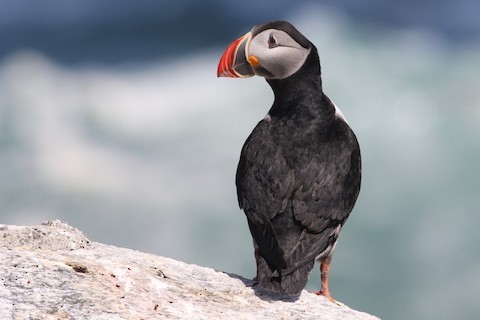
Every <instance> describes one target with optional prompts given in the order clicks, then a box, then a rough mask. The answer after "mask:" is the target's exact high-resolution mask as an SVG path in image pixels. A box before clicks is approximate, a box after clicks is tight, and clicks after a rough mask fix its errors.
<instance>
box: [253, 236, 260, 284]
mask: <svg viewBox="0 0 480 320" xmlns="http://www.w3.org/2000/svg"><path fill="white" fill-rule="evenodd" d="M253 254H254V255H255V264H256V266H257V275H256V276H255V278H253V281H255V283H258V267H259V265H258V264H259V263H260V249H259V248H258V246H257V244H256V242H255V241H253Z"/></svg>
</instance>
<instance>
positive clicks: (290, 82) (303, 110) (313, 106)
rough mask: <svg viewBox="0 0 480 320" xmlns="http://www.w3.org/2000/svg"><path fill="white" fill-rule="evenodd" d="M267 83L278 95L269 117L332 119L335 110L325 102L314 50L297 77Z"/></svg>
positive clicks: (294, 75) (269, 80) (316, 55)
mask: <svg viewBox="0 0 480 320" xmlns="http://www.w3.org/2000/svg"><path fill="white" fill-rule="evenodd" d="M267 82H268V84H269V85H270V87H271V88H272V90H273V93H274V95H275V101H274V103H273V106H272V108H271V109H270V112H269V114H270V116H272V117H274V116H279V117H282V116H289V115H295V116H296V117H298V116H304V117H308V118H316V119H317V120H318V119H325V120H328V119H329V118H330V116H331V113H332V110H330V107H329V106H328V105H327V104H326V103H325V101H324V100H325V97H324V94H323V91H322V79H321V70H320V61H319V58H318V54H317V50H316V49H315V48H313V49H312V51H311V52H310V55H309V57H308V58H307V60H306V61H305V63H304V65H303V66H302V68H301V69H300V70H299V71H297V72H296V73H295V74H293V75H291V76H290V77H288V78H286V79H267Z"/></svg>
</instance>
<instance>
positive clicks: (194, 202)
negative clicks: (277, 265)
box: [0, 0, 480, 320]
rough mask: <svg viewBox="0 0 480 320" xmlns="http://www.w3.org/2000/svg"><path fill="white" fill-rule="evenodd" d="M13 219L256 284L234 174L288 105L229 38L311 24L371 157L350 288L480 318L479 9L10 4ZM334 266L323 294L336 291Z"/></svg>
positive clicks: (2, 202) (3, 104)
mask: <svg viewBox="0 0 480 320" xmlns="http://www.w3.org/2000/svg"><path fill="white" fill-rule="evenodd" d="M0 7H1V10H0V223H8V224H21V225H23V224H27V225H30V224H38V223H40V222H42V221H44V220H49V219H61V220H63V221H67V222H69V223H70V224H72V225H74V226H76V227H78V228H80V229H81V230H83V231H84V232H85V233H86V234H87V235H88V236H89V237H90V239H91V240H94V241H100V242H105V243H109V244H114V245H117V246H124V247H128V248H133V249H138V250H142V251H147V252H152V253H155V254H159V255H163V256H168V257H172V258H175V259H179V260H183V261H186V262H190V263H196V264H200V265H203V266H210V267H213V268H217V269H221V270H224V271H227V272H233V273H237V274H241V275H243V276H245V277H249V278H251V277H253V276H254V272H255V264H254V259H253V250H252V243H251V237H250V235H249V232H248V228H247V224H246V221H245V218H244V215H243V213H242V212H241V211H240V210H239V209H238V205H237V200H236V194H235V185H234V175H235V170H236V165H237V161H238V157H239V153H240V149H241V147H242V144H243V142H244V141H245V139H246V137H247V136H248V134H249V133H250V132H251V130H252V129H253V127H254V126H255V124H256V123H257V122H258V121H259V120H260V119H262V118H263V116H264V115H265V113H266V112H267V111H268V109H269V107H270V105H271V103H272V99H273V95H272V93H271V92H270V88H269V87H268V85H267V84H266V83H265V81H264V80H263V79H261V78H252V79H248V80H237V79H236V80H232V79H217V78H216V67H217V62H218V60H219V58H220V56H221V54H222V52H223V50H224V49H225V48H226V46H227V45H228V44H229V43H230V42H231V41H232V40H234V39H235V38H236V37H238V36H240V35H243V34H244V33H246V32H247V31H248V30H250V28H251V27H252V26H253V25H255V24H258V23H262V22H265V21H267V20H271V19H288V20H290V21H291V22H293V23H294V24H295V25H296V26H297V27H298V28H299V29H300V30H301V31H302V32H303V33H304V34H305V35H306V36H307V37H308V38H309V39H310V40H311V41H312V42H314V43H315V44H316V46H317V48H318V50H319V53H320V57H321V61H322V72H323V81H324V89H325V92H326V93H327V94H328V95H329V96H330V97H331V98H332V99H333V100H334V101H335V102H336V104H337V105H338V106H339V107H340V108H341V109H342V111H343V113H344V114H345V116H346V118H347V119H348V121H349V123H350V125H351V127H352V128H353V129H354V130H355V132H356V134H357V137H358V139H359V141H360V144H361V147H362V153H363V165H364V170H363V174H364V178H363V182H362V183H363V184H362V191H361V194H360V198H359V200H358V203H357V206H356V208H355V209H354V212H353V213H352V215H351V217H350V219H349V221H348V223H347V224H346V226H345V228H344V229H343V232H342V235H341V237H340V241H339V243H338V246H337V249H336V253H335V255H334V260H333V265H332V268H333V269H332V273H331V276H332V280H331V286H332V290H333V293H334V296H335V297H336V298H337V299H338V300H340V301H342V302H345V303H346V304H348V305H349V306H351V307H353V308H356V309H359V310H364V311H367V312H370V313H373V314H376V315H378V316H380V317H382V318H383V319H391V320H396V319H398V320H400V319H437V320H439V319H445V320H447V319H478V317H479V315H480V304H479V303H478V301H479V297H480V249H479V244H480V233H479V232H478V230H479V226H480V215H479V204H480V200H479V199H480V197H479V196H480V182H479V178H480V173H479V170H478V164H479V160H480V87H479V85H480V79H479V78H480V77H479V72H480V2H478V1H475V0H470V1H469V0H459V1H446V0H445V1H443V0H442V1H433V0H430V1H428V0H424V1H413V0H409V1H402V2H399V1H393V0H390V1H351V0H342V1H335V2H334V1H316V2H313V1H295V2H293V1H273V0H271V1H262V2H259V1H252V0H243V1H231V2H226V1H220V0H209V1H193V0H177V1H156V2H153V1H147V0H137V1H126V0H104V1H101V2H98V1H93V0H67V1H53V0H44V1H41V2H40V1H34V0H17V1H8V0H0ZM318 288H319V276H318V270H317V271H316V272H315V273H314V274H313V276H312V278H311V280H310V282H309V285H308V289H309V290H311V291H313V290H318Z"/></svg>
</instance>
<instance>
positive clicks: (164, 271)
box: [0, 220, 378, 320]
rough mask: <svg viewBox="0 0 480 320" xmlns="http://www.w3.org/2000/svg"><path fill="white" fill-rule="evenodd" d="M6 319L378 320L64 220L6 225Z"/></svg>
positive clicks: (2, 281)
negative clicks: (110, 240)
mask: <svg viewBox="0 0 480 320" xmlns="http://www.w3.org/2000/svg"><path fill="white" fill-rule="evenodd" d="M0 261H1V266H0V315H1V319H2V320H3V319H98V320H100V319H105V320H107V319H108V320H112V319H316V320H319V319H342V320H348V319H365V320H366V319H378V318H376V317H374V316H371V315H369V314H366V313H362V312H359V311H355V310H352V309H350V308H349V307H347V306H345V305H344V304H341V303H339V305H336V304H334V303H332V302H330V301H328V300H327V299H325V298H324V297H321V296H316V295H315V294H312V293H308V292H307V291H305V290H304V291H303V292H302V294H301V295H299V296H296V297H288V296H279V295H273V294H270V293H268V292H265V291H263V290H262V289H261V288H259V287H258V286H257V285H254V282H253V281H252V280H248V279H244V278H242V277H240V276H237V275H234V274H228V273H225V272H221V271H216V270H213V269H210V268H204V267H200V266H197V265H193V264H186V263H183V262H179V261H175V260H172V259H169V258H164V257H159V256H155V255H152V254H147V253H143V252H139V251H134V250H129V249H124V248H118V247H114V246H110V245H105V244H101V243H96V242H90V241H89V240H88V239H87V237H85V235H84V234H83V233H82V232H81V231H79V230H77V229H75V228H73V227H71V226H69V225H67V224H65V223H62V222H60V221H58V220H56V221H53V222H46V223H43V224H42V225H40V226H33V227H20V226H7V225H0Z"/></svg>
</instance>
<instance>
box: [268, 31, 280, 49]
mask: <svg viewBox="0 0 480 320" xmlns="http://www.w3.org/2000/svg"><path fill="white" fill-rule="evenodd" d="M268 47H269V48H270V49H271V48H275V47H278V44H277V41H276V40H275V38H274V37H273V34H270V36H269V37H268Z"/></svg>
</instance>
